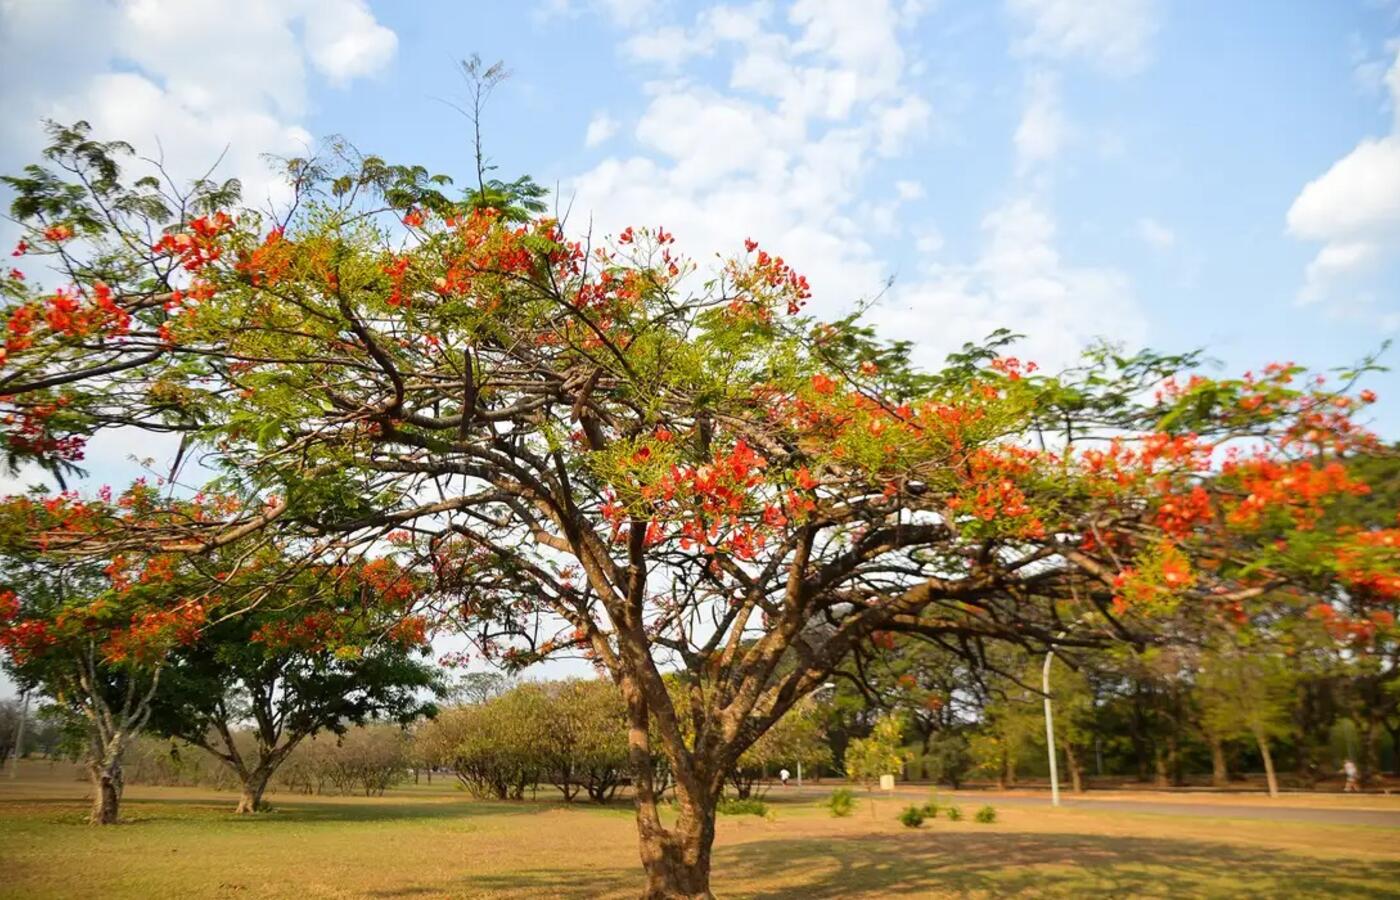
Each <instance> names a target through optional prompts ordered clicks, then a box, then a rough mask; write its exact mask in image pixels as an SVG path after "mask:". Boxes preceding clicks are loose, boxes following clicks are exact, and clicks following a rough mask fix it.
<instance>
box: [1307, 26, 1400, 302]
mask: <svg viewBox="0 0 1400 900" xmlns="http://www.w3.org/2000/svg"><path fill="white" fill-rule="evenodd" d="M1385 81H1386V84H1387V85H1388V87H1389V89H1390V94H1391V97H1390V100H1391V103H1392V104H1393V106H1394V107H1395V110H1396V113H1395V121H1394V123H1393V124H1392V127H1391V132H1390V134H1388V135H1386V136H1385V137H1381V138H1365V139H1363V140H1362V141H1361V142H1360V143H1359V144H1357V146H1356V147H1355V148H1354V149H1353V150H1352V151H1351V152H1350V153H1348V154H1347V155H1346V156H1343V157H1342V158H1341V159H1339V160H1337V161H1336V162H1335V163H1333V164H1332V166H1331V167H1330V168H1329V169H1328V170H1327V171H1326V172H1324V173H1323V174H1321V175H1319V176H1318V177H1317V178H1315V179H1313V180H1312V181H1310V182H1308V184H1307V185H1305V186H1304V187H1303V189H1302V191H1300V192H1299V194H1298V196H1297V198H1296V199H1294V201H1293V204H1292V206H1290V207H1289V209H1288V216H1287V225H1288V232H1289V234H1291V235H1293V236H1294V237H1296V238H1299V239H1302V240H1308V241H1320V242H1321V243H1322V244H1323V246H1322V249H1321V250H1319V251H1318V253H1317V255H1316V256H1315V257H1314V258H1313V260H1312V262H1310V263H1309V264H1308V267H1307V270H1306V273H1305V275H1304V282H1303V287H1302V288H1301V290H1300V291H1299V300H1300V301H1302V302H1305V303H1311V302H1317V301H1322V300H1328V299H1337V298H1338V296H1339V295H1341V294H1342V293H1343V292H1344V291H1348V290H1349V289H1351V288H1353V287H1354V286H1355V284H1356V282H1357V281H1358V280H1360V279H1363V278H1364V277H1365V276H1366V275H1367V274H1368V273H1369V272H1372V271H1375V270H1376V269H1379V268H1384V267H1385V266H1388V265H1390V264H1392V263H1395V262H1398V261H1400V48H1397V52H1396V58H1395V60H1394V61H1393V62H1392V64H1391V66H1390V69H1389V71H1388V72H1387V73H1386V76H1385Z"/></svg>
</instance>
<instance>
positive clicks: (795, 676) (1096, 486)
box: [0, 127, 1395, 897]
mask: <svg viewBox="0 0 1400 900" xmlns="http://www.w3.org/2000/svg"><path fill="white" fill-rule="evenodd" d="M54 138H55V143H54V146H53V148H51V150H50V151H49V154H48V164H47V166H36V167H33V168H31V169H30V170H28V171H27V172H26V174H25V175H24V176H23V177H21V178H17V179H12V180H11V181H10V182H9V183H10V185H11V186H12V188H14V190H15V191H16V194H17V200H16V202H15V206H14V213H15V217H16V218H17V219H18V220H20V221H21V222H22V223H23V224H24V225H25V226H26V227H27V228H28V229H29V231H28V233H27V237H26V239H25V246H24V247H22V248H17V249H22V250H23V251H24V254H25V255H24V257H23V258H22V261H23V262H25V263H26V265H29V266H32V264H33V262H34V261H36V259H37V261H39V262H46V263H48V264H49V268H50V270H51V271H52V272H53V273H55V275H54V276H51V277H57V278H58V279H59V283H58V284H56V285H55V284H50V283H44V284H42V285H41V283H40V279H39V277H37V273H32V272H31V271H28V270H26V271H24V272H21V273H20V275H21V276H22V277H16V278H12V279H10V280H9V282H8V283H7V287H6V291H7V296H8V297H9V303H10V305H9V309H8V311H7V312H8V317H9V325H8V326H7V336H6V356H5V359H4V368H3V369H0V392H2V393H3V396H4V398H5V399H4V405H5V412H6V413H7V415H8V416H9V418H8V419H7V420H6V423H5V429H6V431H5V437H6V439H7V440H8V441H9V443H10V448H11V451H12V453H13V454H14V455H15V456H16V458H30V459H38V460H41V461H44V462H46V463H49V464H50V465H53V466H59V465H61V464H64V463H75V462H76V461H77V460H78V458H79V456H80V454H81V452H82V442H83V440H84V439H85V438H86V437H88V436H90V435H91V434H92V433H94V432H95V431H98V430H101V429H104V428H110V427H117V426H126V427H137V428H148V429H153V430H159V431H169V432H172V433H176V434H178V435H179V438H180V441H179V443H180V448H179V451H178V454H179V455H180V456H182V457H184V456H197V458H199V459H201V461H202V462H203V463H204V465H205V466H206V467H210V468H215V469H217V470H219V472H220V476H219V477H220V481H219V482H218V490H219V494H220V496H221V497H225V498H228V500H227V502H226V504H225V505H224V506H223V507H222V509H221V511H220V514H218V515H210V516H204V517H201V518H198V519H183V520H182V519H181V518H180V517H178V516H175V515H166V516H163V517H156V518H155V519H153V518H152V517H151V516H143V517H137V516H135V515H132V514H129V512H128V511H126V510H124V509H121V508H120V507H117V506H113V505H104V504H97V505H96V506H94V505H93V504H92V503H90V502H89V501H87V500H84V499H79V498H76V497H56V498H51V499H50V501H49V503H50V505H51V508H50V507H49V506H45V507H43V514H42V515H41V516H39V517H38V518H36V517H35V513H34V506H33V504H32V503H31V504H30V505H29V506H27V507H24V508H22V509H17V510H15V511H14V513H13V514H14V515H16V516H27V517H29V518H28V519H27V520H26V522H27V525H26V527H27V528H28V529H29V530H28V537H21V538H17V539H21V540H23V541H27V542H28V545H41V546H42V548H43V550H44V552H46V553H49V554H57V555H68V556H80V555H84V554H94V553H105V554H109V555H110V554H113V553H126V554H143V553H152V552H155V553H192V554H209V553H212V552H217V551H218V550H219V549H220V548H223V547H226V546H229V545H231V544H233V543H235V542H237V541H239V540H242V539H245V538H247V537H249V536H250V535H254V534H263V535H271V536H273V537H271V538H269V539H275V540H277V541H279V542H281V543H283V544H285V545H288V546H292V545H295V546H297V547H299V548H301V552H303V553H304V554H305V557H306V558H307V559H308V560H313V559H317V558H319V557H321V556H325V555H328V554H334V555H337V557H338V558H344V557H349V556H353V555H355V554H358V555H359V556H360V557H361V558H366V559H369V558H383V559H392V560H393V561H394V564H395V565H397V566H400V567H402V568H403V569H405V570H410V571H413V572H415V573H417V574H418V576H419V577H421V579H422V580H423V588H424V596H425V597H427V598H429V599H428V600H427V602H426V603H425V605H424V608H423V609H422V610H420V613H422V614H426V615H428V616H430V621H431V624H432V626H434V627H443V628H446V627H452V628H458V629H462V630H465V631H466V632H467V633H469V634H471V635H473V636H474V638H475V640H476V642H477V645H478V648H479V649H478V652H480V653H481V654H482V655H484V656H486V657H487V658H489V659H493V660H497V661H504V662H506V663H509V664H513V665H521V664H525V663H528V662H531V661H534V660H537V659H542V658H545V657H547V656H549V655H551V654H555V653H561V652H562V653H583V654H585V655H587V656H588V657H590V658H591V659H593V660H594V661H595V662H596V663H597V665H598V666H599V667H600V668H601V669H602V670H603V671H605V672H606V673H608V675H609V676H610V677H611V678H613V679H614V681H616V683H617V684H618V686H619V687H620V689H621V692H622V695H623V699H624V703H625V705H626V710H627V718H628V735H629V738H628V740H629V755H630V760H631V766H632V770H633V783H634V786H635V797H636V815H637V824H638V830H639V834H640V843H641V856H642V862H643V865H644V868H645V871H646V879H647V881H646V885H647V886H646V889H645V890H646V894H647V895H648V896H668V897H674V896H706V895H708V893H709V869H710V850H711V845H712V842H713V839H714V808H715V804H716V801H717V800H718V798H719V795H720V792H721V790H722V787H723V783H724V779H725V777H726V775H727V773H728V772H730V771H731V770H732V768H733V766H734V765H735V763H736V761H737V760H738V759H739V757H740V756H741V755H742V754H743V753H744V752H745V751H746V750H747V749H748V748H749V747H750V746H751V745H752V744H753V743H754V742H755V741H756V740H757V739H758V738H759V737H760V736H761V735H762V734H763V732H764V731H765V730H767V729H768V728H769V727H770V726H771V725H772V724H773V723H774V722H776V721H778V720H779V719H780V718H781V717H782V716H783V715H784V714H786V713H787V712H788V710H790V709H791V708H792V707H793V705H794V704H796V703H797V702H798V701H799V700H801V699H802V698H803V697H804V696H806V695H807V694H809V693H811V692H812V691H813V690H814V689H815V688H817V687H818V686H820V685H821V684H823V683H824V681H825V680H826V679H827V678H828V677H829V676H830V674H831V673H832V671H833V670H834V669H835V668H836V667H837V666H838V665H839V664H840V663H841V661H842V660H843V659H844V658H845V657H846V656H847V655H848V654H849V653H850V652H851V651H852V649H853V648H854V647H856V646H858V645H860V644H862V643H864V642H870V641H875V642H888V641H890V640H891V639H892V635H893V634H895V633H899V632H911V633H921V634H931V635H945V636H954V635H955V636H958V637H959V638H960V639H961V640H962V641H963V642H965V643H966V644H967V645H975V644H976V643H978V642H979V641H983V640H989V639H999V638H1000V639H1010V640H1015V641H1019V642H1022V643H1027V644H1032V645H1035V644H1041V645H1043V644H1045V643H1048V642H1050V641H1052V640H1056V639H1057V638H1056V636H1057V635H1060V634H1061V633H1062V632H1064V631H1065V630H1066V628H1067V626H1068V625H1070V624H1071V623H1074V622H1078V623H1081V627H1079V628H1077V629H1075V630H1074V631H1072V632H1071V633H1069V634H1067V635H1066V636H1064V637H1063V638H1059V640H1061V641H1062V642H1065V643H1070V644H1076V643H1078V644H1083V643H1087V642H1094V641H1099V640H1103V639H1105V638H1106V637H1122V638H1127V639H1132V640H1138V641H1147V640H1150V639H1151V635H1152V623H1153V622H1154V621H1156V620H1159V619H1163V618H1166V617H1168V616H1169V615H1170V616H1177V615H1187V616H1197V617H1216V618H1223V619H1226V620H1228V619H1229V618H1231V617H1234V616H1237V615H1238V616H1246V615H1248V609H1247V607H1248V606H1249V605H1250V604H1258V603H1265V602H1269V598H1270V597H1273V596H1277V595H1279V594H1280V593H1281V592H1284V591H1286V590H1288V588H1289V586H1290V585H1293V584H1295V583H1298V582H1299V580H1300V579H1302V578H1303V577H1304V576H1306V577H1307V578H1309V579H1312V582H1313V583H1315V582H1316V581H1317V580H1318V579H1331V580H1333V581H1336V580H1339V579H1340V580H1345V579H1348V578H1351V579H1356V578H1365V579H1367V580H1368V581H1367V583H1368V584H1369V583H1372V582H1374V583H1378V584H1381V585H1382V586H1383V587H1384V589H1386V590H1390V589H1391V587H1393V585H1391V583H1390V582H1387V581H1385V580H1384V579H1386V578H1388V577H1390V576H1389V575H1388V574H1387V573H1389V572H1392V571H1394V563H1395V560H1394V554H1393V553H1392V552H1391V550H1390V549H1389V548H1387V547H1383V546H1382V547H1377V546H1373V545H1372V544H1371V543H1369V540H1370V539H1369V538H1366V537H1365V536H1364V535H1357V534H1355V533H1342V532H1340V531H1336V530H1327V529H1325V528H1321V527H1319V523H1321V521H1322V515H1323V513H1324V512H1325V510H1326V508H1327V506H1328V505H1329V503H1331V502H1332V501H1333V500H1334V499H1335V498H1337V497H1339V496H1345V495H1348V494H1351V493H1353V492H1359V491H1362V490H1364V489H1365V488H1364V485H1362V484H1361V483H1359V482H1358V481H1356V480H1355V479H1354V478H1352V477H1351V476H1350V475H1349V474H1348V472H1347V470H1346V469H1345V468H1344V467H1343V466H1342V465H1341V464H1340V462H1339V461H1338V460H1339V458H1343V457H1345V456H1346V455H1347V454H1349V453H1351V452H1353V451H1354V450H1355V449H1356V448H1358V447H1370V446H1371V445H1372V444H1373V443H1374V440H1373V439H1372V438H1370V436H1369V435H1367V434H1366V433H1365V432H1364V431H1363V430H1362V429H1360V428H1359V427H1357V426H1356V425H1355V424H1354V422H1353V420H1352V413H1353V412H1354V411H1355V410H1356V409H1357V408H1358V407H1359V406H1361V405H1363V404H1364V403H1366V402H1369V401H1370V399H1372V398H1370V397H1369V396H1368V395H1366V394H1365V393H1361V394H1357V393H1355V390H1354V388H1355V378H1354V377H1351V376H1343V377H1342V378H1340V379H1339V380H1338V384H1337V385H1336V386H1332V385H1329V384H1318V383H1314V382H1312V381H1306V382H1305V381H1304V380H1303V373H1302V371H1301V370H1300V369H1298V368H1297V367H1295V366H1291V365H1275V366H1271V367H1269V368H1268V369H1267V370H1265V371H1264V372H1263V373H1261V374H1259V375H1257V376H1247V377H1245V378H1242V379H1233V380H1226V379H1218V378H1206V377H1203V376H1201V375H1199V374H1192V372H1191V370H1192V369H1194V368H1195V365H1196V360H1195V358H1194V357H1192V356H1185V357H1164V356H1158V355H1154V354H1139V355H1135V356H1131V357H1123V356H1117V355H1115V354H1114V353H1113V352H1110V351H1108V350H1100V351H1096V352H1094V353H1092V354H1090V355H1089V356H1088V357H1086V360H1085V362H1084V364H1083V365H1081V366H1079V367H1077V368H1074V369H1071V370H1068V371H1066V372H1063V373H1058V374H1053V375H1047V374H1044V373H1040V372H1036V371H1035V370H1034V367H1033V366H1032V365H1030V364H1024V363H1022V362H1020V361H1019V360H1017V359H1015V358H1011V357H1007V356H1005V355H1004V353H1005V349H1004V348H1005V344H1006V340H1007V338H1006V336H1004V335H999V336H996V337H994V339H993V340H992V341H990V342H989V343H988V344H987V345H986V346H970V347H968V348H967V349H966V351H965V352H963V353H959V354H956V355H954V356H953V357H952V358H950V360H949V363H948V365H947V366H946V367H944V368H943V369H942V370H941V371H938V372H933V373H925V372H921V371H918V370H917V369H915V368H914V367H913V366H912V365H911V364H910V362H909V350H910V348H909V347H908V346H907V345H900V344H886V343H881V342H880V341H879V340H877V339H876V338H875V337H874V336H873V335H872V334H871V332H870V331H869V330H868V329H866V328H864V327H863V326H861V325H860V324H859V322H858V321H856V320H842V321H837V322H830V323H828V322H821V321H817V320H815V319H813V318H811V317H809V316H807V315H806V314H805V313H804V306H805V305H806V303H807V300H808V295H809V292H810V290H809V287H808V285H807V282H806V280H805V279H804V278H803V277H802V276H801V275H799V274H798V273H796V272H794V271H793V270H792V268H791V267H790V266H789V265H788V264H787V263H786V262H785V261H784V260H783V259H782V258H781V257H780V256H778V255H776V254H775V253H773V252H771V251H769V250H767V249H766V248H763V247H761V246H760V245H759V244H758V243H757V242H755V241H753V240H749V241H747V242H746V243H745V245H744V246H743V247H742V248H736V250H737V251H738V252H737V255H735V256H734V257H732V258H730V259H728V260H727V261H724V262H723V263H721V264H720V265H718V267H717V268H716V269H715V270H714V271H712V272H706V273H698V272H697V271H696V268H697V267H696V266H694V265H693V264H692V263H691V262H690V261H688V260H687V259H686V258H685V257H683V256H681V255H680V254H679V252H678V251H677V250H676V247H675V243H674V239H673V237H672V235H671V234H670V233H668V232H667V231H665V230H664V228H661V227H649V228H640V227H637V228H628V229H625V230H623V231H622V232H621V233H619V234H617V235H614V236H612V237H610V238H606V239H602V238H599V237H598V236H594V235H588V234H571V233H570V232H569V231H568V230H567V229H566V227H565V225H564V223H561V222H560V221H558V220H556V219H554V218H550V217H533V218H532V217H524V216H522V215H521V213H520V209H519V208H518V207H517V206H511V205H509V204H511V203H513V202H514V201H512V199H511V198H510V197H509V196H505V197H504V199H503V201H502V202H503V203H504V204H506V205H505V206H503V207H500V208H498V207H491V206H487V205H485V196H486V195H485V194H484V192H482V191H477V192H474V193H469V194H468V195H467V196H466V197H464V198H462V199H458V198H456V197H454V196H452V195H451V194H450V189H449V187H448V185H447V184H446V183H445V182H444V180H442V179H434V178H430V177H429V175H428V173H427V172H425V171H424V170H422V169H418V168H411V167H398V166H390V165H387V164H385V163H384V162H383V161H381V160H379V159H377V158H374V157H358V156H356V155H354V154H353V153H352V152H351V151H349V150H348V149H346V148H343V147H334V148H332V150H331V152H330V153H329V155H328V157H327V158H325V159H320V160H293V161H291V162H289V163H288V165H287V172H288V175H289V180H290V183H291V187H292V191H293V194H294V201H293V202H292V203H291V204H289V206H288V207H287V208H286V209H284V210H282V211H281V212H279V213H277V214H275V215H273V214H258V213H255V212H252V211H248V210H239V209H236V208H234V207H233V206H232V204H228V203H225V202H223V201H225V200H226V199H227V198H226V196H225V194H226V193H227V192H226V191H223V190H216V189H214V188H213V187H211V186H208V185H197V186H196V187H195V188H194V189H193V190H192V191H190V192H189V193H188V194H185V195H179V196H176V195H173V194H172V193H171V192H170V191H169V190H168V189H167V188H165V187H163V186H162V184H161V183H158V182H150V181H136V182H132V183H130V184H128V183H127V182H126V181H124V180H123V177H122V173H121V170H120V165H119V163H120V159H119V157H120V156H121V155H122V153H123V152H124V150H125V148H124V147H123V146H122V145H113V144H104V143H100V142H96V141H93V140H92V139H91V138H90V137H89V136H88V134H87V132H86V129H85V128H83V127H75V128H73V129H56V130H55V133H54ZM506 193H507V194H508V193H509V192H506ZM214 207H218V208H214ZM522 218H524V221H520V220H521V219H522ZM177 469H178V467H176V466H172V471H176V470H177ZM184 477H185V478H190V477H192V476H190V475H189V473H188V472H186V474H185V475H184ZM190 487H191V488H193V485H191V486H190ZM79 509H81V511H82V512H81V514H77V513H76V512H75V511H76V510H79ZM1280 534H1281V535H1282V536H1280ZM1348 553H1352V554H1353V557H1348V556H1347V554H1348ZM1349 558H1354V562H1353V563H1351V564H1346V565H1344V564H1343V562H1339V561H1345V560H1347V559H1349ZM1363 563H1364V564H1363ZM1335 612H1336V615H1338V616H1339V617H1343V618H1345V617H1347V616H1348V615H1349V612H1348V611H1347V610H1346V609H1345V608H1344V607H1341V606H1339V607H1337V608H1336V610H1335ZM667 670H674V671H676V672H677V673H679V677H680V678H681V679H682V680H683V682H684V684H685V690H683V691H681V692H679V695H678V696H673V694H672V692H670V691H668V689H667V683H666V679H665V678H664V677H663V672H665V671H667ZM658 760H661V761H663V762H664V766H665V768H666V769H667V770H668V771H669V773H670V777H672V778H673V779H674V790H675V799H676V809H677V816H676V818H675V819H674V820H671V821H665V820H663V818H662V816H661V814H660V810H659V808H658V791H657V789H658V784H657V774H658V773H657V761H658Z"/></svg>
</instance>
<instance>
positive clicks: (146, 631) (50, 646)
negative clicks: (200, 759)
mask: <svg viewBox="0 0 1400 900" xmlns="http://www.w3.org/2000/svg"><path fill="white" fill-rule="evenodd" d="M0 567H2V568H0V646H4V647H5V648H6V649H7V650H8V651H9V653H8V658H7V659H6V666H7V668H8V669H9V671H10V672H11V673H12V674H13V675H14V677H15V679H16V680H17V681H18V682H19V684H20V685H21V687H23V688H25V689H28V690H32V691H36V692H42V693H43V694H44V695H46V696H48V697H50V698H52V699H53V700H54V701H55V702H56V703H57V704H59V705H61V706H62V707H64V708H65V709H66V710H67V711H68V712H69V713H70V714H71V715H72V716H73V717H75V718H79V719H81V721H82V722H83V744H84V750H83V760H84V764H85V766H86V768H87V771H88V777H89V779H90V781H91V783H92V792H93V805H92V813H91V815H90V817H89V821H91V822H92V823H93V824H95V825H109V824H113V823H115V822H116V821H117V820H118V818H119V815H120V802H121V796H122V789H123V785H124V780H123V777H122V756H123V754H124V753H125V752H126V749H127V747H128V746H129V745H130V743H131V742H132V741H133V740H135V738H136V736H137V735H138V734H140V732H141V730H142V729H143V728H144V727H145V726H146V722H147V720H148V719H149V717H150V714H151V701H152V699H153V698H154V696H155V693H156V689H157V687H158V686H159V684H160V678H161V673H162V672H163V671H164V668H165V660H166V657H167V655H168V653H169V652H170V650H171V649H172V648H173V647H175V646H178V645H180V644H182V643H187V642H188V641H190V640H193V638H194V636H195V634H196V633H197V631H198V627H199V625H200V624H201V623H202V622H203V617H204V609H203V606H202V604H201V603H200V602H199V601H198V600H197V599H191V600H187V601H185V602H183V603H179V604H172V603H171V600H170V597H169V593H168V591H167V590H166V585H165V584H164V583H160V582H155V581H148V582H142V583H137V584H134V585H131V586H129V587H128V588H127V589H124V590H118V589H116V588H114V586H113V584H112V583H111V582H110V580H109V579H108V578H107V577H106V574H105V571H104V569H103V567H102V566H101V565H100V564H98V563H94V562H76V563H75V562H62V563H60V562H55V561H52V560H47V559H41V558H38V557H34V556H32V555H19V554H13V555H8V556H4V557H0ZM6 622H9V625H8V626H6V625H5V623H6Z"/></svg>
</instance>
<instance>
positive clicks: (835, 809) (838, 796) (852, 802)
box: [826, 788, 856, 818]
mask: <svg viewBox="0 0 1400 900" xmlns="http://www.w3.org/2000/svg"><path fill="white" fill-rule="evenodd" d="M826 806H827V808H828V809H830V810H831V814H832V815H833V816H837V817H838V818H841V817H845V816H849V815H850V814H851V813H852V812H853V811H854V810H855V808H856V795H855V791H852V790H851V789H850V788H837V789H836V790H835V791H832V793H831V799H829V800H827V801H826Z"/></svg>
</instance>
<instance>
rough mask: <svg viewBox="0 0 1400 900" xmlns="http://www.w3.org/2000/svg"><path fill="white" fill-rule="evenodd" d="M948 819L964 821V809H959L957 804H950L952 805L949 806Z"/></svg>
mask: <svg viewBox="0 0 1400 900" xmlns="http://www.w3.org/2000/svg"><path fill="white" fill-rule="evenodd" d="M948 821H949V822H961V821H962V810H961V809H959V808H958V807H956V806H950V807H948Z"/></svg>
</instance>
